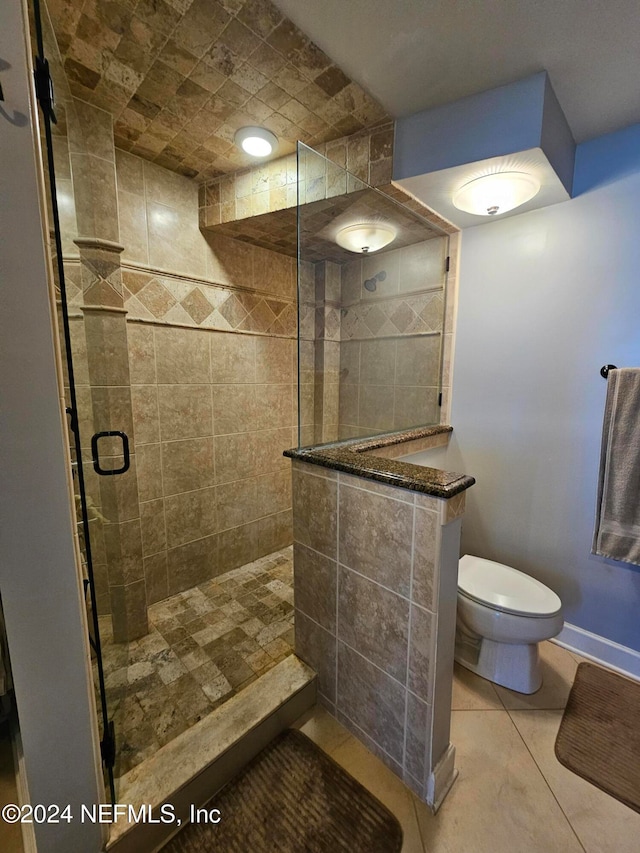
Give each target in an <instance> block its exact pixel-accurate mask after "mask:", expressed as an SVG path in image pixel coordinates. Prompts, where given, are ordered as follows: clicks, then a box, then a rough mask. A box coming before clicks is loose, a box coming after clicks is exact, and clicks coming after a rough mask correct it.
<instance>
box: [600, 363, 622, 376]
mask: <svg viewBox="0 0 640 853" xmlns="http://www.w3.org/2000/svg"><path fill="white" fill-rule="evenodd" d="M617 369H618V368H617V367H616V365H615V364H605V365H604V366H603V367H601V368H600V376H602V378H603V379H606V378H607V376H608V375H609V371H610V370H617Z"/></svg>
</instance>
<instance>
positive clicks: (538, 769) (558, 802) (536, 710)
mask: <svg viewBox="0 0 640 853" xmlns="http://www.w3.org/2000/svg"><path fill="white" fill-rule="evenodd" d="M505 710H506V712H507V714H508V715H509V720H510V721H511V725H512V726H513V727H514V729H515V730H516V732H517V733H518V737H519V738H520V740H521V741H522V743H523V744H524V747H525V749H526V750H527V752H528V753H529V755H530V756H531V760H532V761H533V763H534V764H535V766H536V769H537V771H538V773H539V774H540V776H541V777H542V779H543V780H544V783H545V785H546V786H547V788H548V789H549V792H550V793H551V796H552V797H553V799H554V800H555V802H556V803H557V805H558V808H559V809H560V811H561V813H562V816H563V817H564V819H565V820H566V822H567V824H568V826H569V828H570V829H571V832H572V833H573V835H574V836H575V838H576V841H577V842H578V844H579V845H580V847H581V848H582V850H584V851H585V853H587V850H586V848H585V846H584V844H583V843H582V841H581V840H580V836H579V835H578V833H577V832H576V830H575V829H574V826H573V824H572V823H571V821H570V820H569V816H568V815H567V813H566V812H565V810H564V809H563V808H562V805H561V803H560V801H559V800H558V798H557V797H556V794H555V791H554V790H553V788H552V787H551V785H550V784H549V781H548V780H547V777H546V776H545V775H544V772H543V770H542V768H541V767H540V765H539V764H538V762H537V761H536V759H535V756H534V754H533V753H532V751H531V750H530V749H529V745H528V743H527V742H526V740H525V739H524V737H523V736H522V733H521V732H520V729H519V728H518V727H517V725H516V723H515V720H514V719H513V717H512V716H511V711H510V710H509V709H508V708H505ZM512 710H515V709H512ZM545 710H550V709H545V708H538V709H534V710H533V711H529V713H534V714H536V713H537V714H539V713H542V712H544V711H545ZM553 710H560V709H555V708H554V709H553Z"/></svg>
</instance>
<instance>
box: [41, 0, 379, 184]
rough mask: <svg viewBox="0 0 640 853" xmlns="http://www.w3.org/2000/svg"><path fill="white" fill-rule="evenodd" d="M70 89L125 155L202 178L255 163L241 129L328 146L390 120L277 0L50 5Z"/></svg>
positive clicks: (288, 143) (285, 149)
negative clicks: (108, 127) (103, 119)
mask: <svg viewBox="0 0 640 853" xmlns="http://www.w3.org/2000/svg"><path fill="white" fill-rule="evenodd" d="M48 7H49V12H50V15H51V18H52V22H53V27H54V30H55V33H56V37H57V41H58V46H59V49H60V53H61V57H62V60H63V62H64V68H65V71H66V74H67V77H68V80H69V85H70V88H71V92H72V94H73V95H74V96H75V97H78V98H80V99H82V100H85V101H87V102H89V103H91V104H94V105H95V106H97V107H100V108H102V109H105V110H107V111H108V112H110V113H111V114H112V115H113V117H114V121H115V124H114V133H115V143H116V146H117V147H119V148H122V149H124V150H126V151H130V152H132V153H133V154H137V155H139V156H141V157H144V158H146V159H148V160H151V161H153V162H155V163H158V164H159V165H161V166H164V167H165V168H168V169H171V170H173V171H175V172H178V173H180V174H183V175H187V176H188V177H194V178H197V179H198V180H204V179H210V178H214V177H216V176H218V175H222V174H225V173H228V172H233V171H235V170H237V169H240V168H243V167H246V166H247V165H250V164H251V162H253V161H252V160H251V158H249V157H248V156H247V155H246V154H244V153H243V152H241V151H240V150H239V149H237V148H236V147H235V145H234V143H233V137H234V133H235V131H236V130H237V129H238V128H240V127H243V126H246V125H255V124H259V125H261V126H263V127H266V128H268V129H269V130H271V131H273V132H274V133H275V134H276V135H277V136H278V138H279V140H280V146H279V148H278V150H277V151H276V152H275V154H274V157H281V156H283V155H285V154H288V153H290V152H292V151H294V149H295V143H296V141H297V140H301V141H303V142H305V143H307V144H309V145H312V146H313V145H318V144H321V143H323V142H327V141H329V140H333V139H337V138H340V137H343V136H347V135H349V134H352V133H355V132H357V131H359V130H362V129H363V128H369V127H374V126H376V125H378V124H380V123H383V122H385V121H388V120H389V116H388V115H387V114H386V112H385V110H384V109H383V108H382V107H381V106H380V104H379V103H378V102H377V101H375V100H374V99H373V98H372V97H370V96H369V95H368V94H367V93H366V92H365V91H364V89H362V87H361V86H359V85H358V84H357V83H355V82H353V81H352V80H351V79H350V78H349V77H347V76H346V75H345V74H344V73H343V72H342V71H341V70H340V68H338V66H337V65H335V63H333V62H332V61H331V59H330V58H329V57H328V56H327V55H326V54H325V53H324V52H323V51H322V50H320V49H319V48H318V47H317V46H316V45H315V44H314V43H313V42H312V41H311V40H310V39H309V38H307V37H306V36H305V35H304V33H303V32H302V31H301V30H299V29H298V28H297V27H296V26H295V25H294V24H293V23H292V22H291V21H290V20H289V19H288V18H286V17H285V16H284V15H283V14H282V13H281V12H280V11H279V10H278V9H277V8H276V7H275V6H274V5H273V4H272V3H271V2H269V0H220V2H218V0H122V2H118V0H84V3H83V2H82V0H48Z"/></svg>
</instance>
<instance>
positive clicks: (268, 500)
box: [117, 151, 297, 603]
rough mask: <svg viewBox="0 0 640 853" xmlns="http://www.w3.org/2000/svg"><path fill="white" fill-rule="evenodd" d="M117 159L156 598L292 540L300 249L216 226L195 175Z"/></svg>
mask: <svg viewBox="0 0 640 853" xmlns="http://www.w3.org/2000/svg"><path fill="white" fill-rule="evenodd" d="M117 167H118V202H119V208H120V225H121V235H120V239H121V242H122V243H123V244H124V246H125V250H124V252H123V282H124V288H125V307H126V308H127V310H128V312H129V313H128V315H127V321H128V322H127V335H128V345H129V362H130V368H131V385H132V406H133V431H134V436H135V447H136V455H137V458H138V483H139V491H140V516H141V527H142V547H143V555H144V558H143V564H144V576H145V582H146V589H147V602H148V603H152V602H155V601H159V600H161V599H162V598H165V597H166V596H167V595H172V594H174V593H176V592H179V591H181V590H184V589H187V588H189V587H192V586H194V585H195V584H198V583H201V582H202V581H203V580H206V579H207V578H210V577H213V576H215V575H217V574H220V573H221V572H225V571H227V570H229V569H231V568H234V567H236V566H239V565H242V564H243V563H247V562H250V561H252V560H254V559H256V558H257V557H259V556H261V555H262V554H266V553H269V552H271V551H274V550H276V549H278V548H281V547H284V546H285V545H287V544H289V543H290V541H291V486H290V477H289V473H288V469H287V464H286V462H285V460H284V459H283V458H282V451H283V450H284V449H286V448H287V447H290V446H291V445H292V444H295V442H296V434H295V430H294V427H295V424H296V393H295V390H296V382H297V372H296V363H295V346H294V344H295V342H294V339H293V335H294V334H295V306H294V302H293V298H294V294H295V262H294V261H293V259H290V258H286V257H284V256H280V255H277V254H275V253H274V252H270V251H268V250H265V249H258V248H255V247H252V246H247V245H246V244H244V245H242V246H239V245H238V244H236V243H235V242H234V241H232V240H228V239H226V238H209V239H205V237H204V236H203V235H202V234H201V233H200V230H199V226H198V198H197V186H196V185H195V184H194V183H193V182H192V181H190V180H188V179H185V178H182V177H180V176H178V175H175V174H173V173H171V172H167V171H166V170H165V169H163V168H161V167H159V166H157V165H154V164H150V163H147V162H144V161H142V160H140V159H139V158H137V157H134V156H133V155H130V154H126V153H125V152H120V151H118V152H117ZM256 333H257V334H256Z"/></svg>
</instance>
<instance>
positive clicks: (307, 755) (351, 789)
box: [162, 729, 402, 853]
mask: <svg viewBox="0 0 640 853" xmlns="http://www.w3.org/2000/svg"><path fill="white" fill-rule="evenodd" d="M207 808H208V809H212V808H217V809H219V810H220V813H221V818H222V819H221V821H220V823H219V824H218V825H217V826H213V825H206V824H190V825H189V826H187V827H185V828H184V829H183V830H182V831H181V832H179V833H178V835H176V836H175V838H173V839H172V840H171V841H170V842H169V843H168V844H166V845H165V846H164V847H163V848H162V853H276V851H279V853H334V851H339V850H344V851H349V853H400V849H401V847H402V829H401V827H400V824H399V823H398V821H397V819H396V818H395V817H394V816H393V815H392V814H391V812H390V811H388V810H387V809H386V808H385V807H384V806H383V805H382V803H380V802H378V800H376V798H375V797H374V796H372V795H371V794H370V793H369V792H368V791H367V790H366V789H365V788H363V787H362V785H361V784H360V783H359V782H356V780H355V779H353V778H352V777H351V776H349V774H348V773H346V772H345V771H344V770H343V769H342V768H341V767H340V766H339V765H338V764H336V763H335V761H333V759H331V758H329V756H328V755H326V754H325V753H324V752H322V750H320V749H319V748H318V747H317V746H316V745H315V744H314V743H312V741H310V740H309V738H308V737H306V735H303V734H302V733H301V732H298V731H295V730H293V729H289V730H288V731H286V732H283V733H282V734H281V735H280V736H279V737H277V738H276V739H275V740H274V741H272V743H270V744H269V746H267V748H266V749H264V750H263V751H262V752H261V753H260V754H259V755H258V756H256V758H254V759H253V761H252V762H251V763H250V764H248V765H247V767H245V769H244V770H243V771H242V772H241V773H240V775H239V776H237V777H236V778H235V779H232V781H231V782H229V784H228V785H226V787H224V788H223V789H222V791H220V793H218V794H217V795H216V796H215V797H214V798H213V799H212V800H211V801H210V802H209V803H208V804H207Z"/></svg>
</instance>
